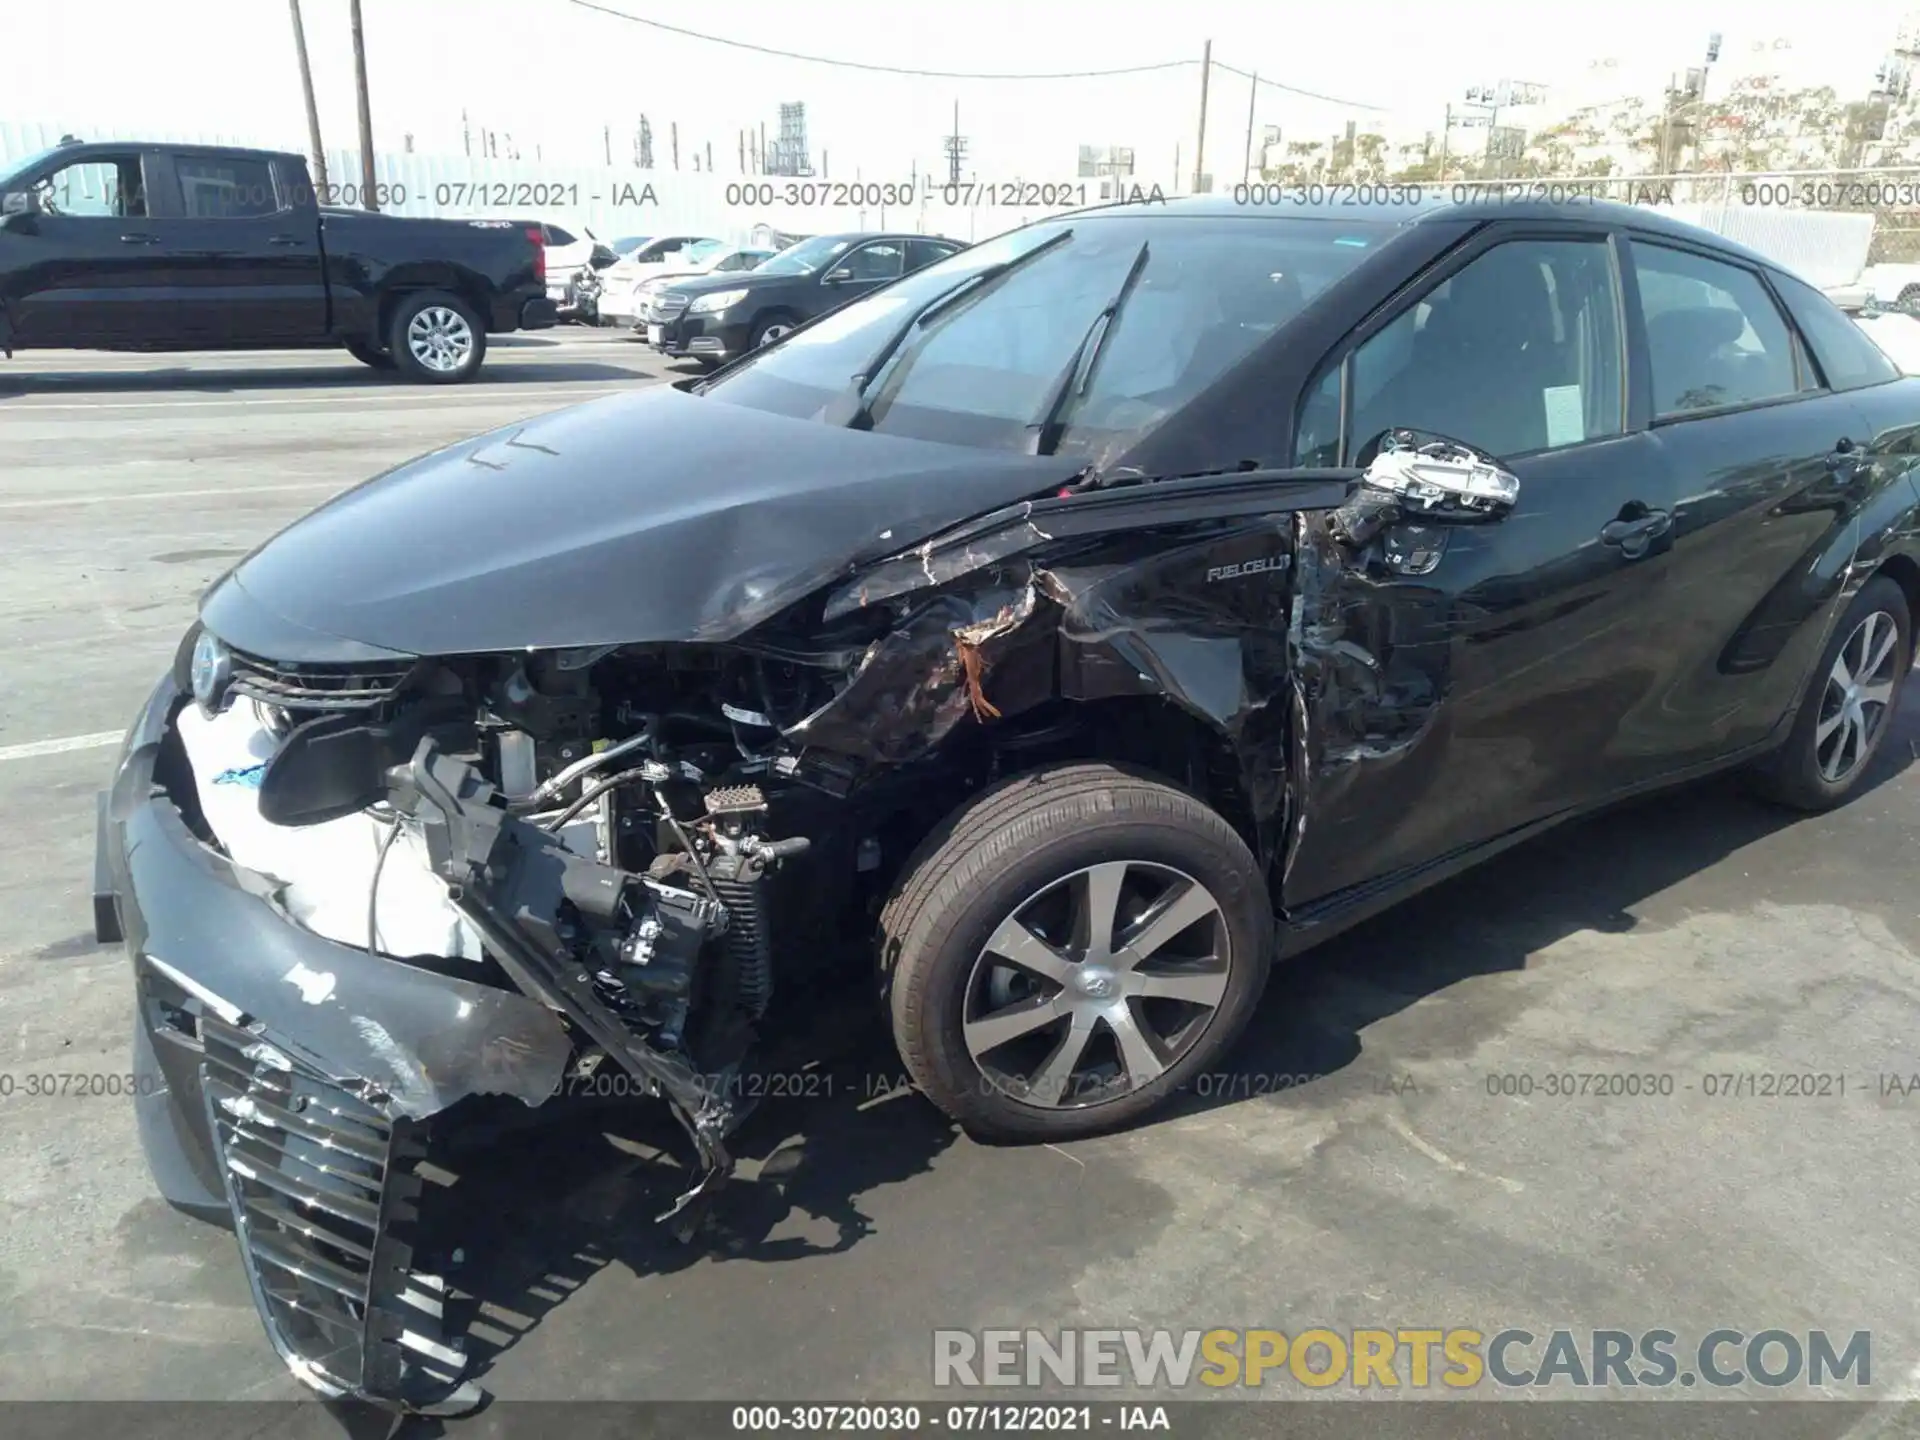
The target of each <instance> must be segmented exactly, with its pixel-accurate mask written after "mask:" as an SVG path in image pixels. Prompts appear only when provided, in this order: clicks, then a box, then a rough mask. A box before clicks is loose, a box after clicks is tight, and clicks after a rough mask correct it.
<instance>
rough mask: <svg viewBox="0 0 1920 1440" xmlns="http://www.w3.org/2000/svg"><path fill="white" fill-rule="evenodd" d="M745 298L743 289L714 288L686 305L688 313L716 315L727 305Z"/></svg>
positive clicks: (735, 303)
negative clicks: (711, 291) (710, 292)
mask: <svg viewBox="0 0 1920 1440" xmlns="http://www.w3.org/2000/svg"><path fill="white" fill-rule="evenodd" d="M746 298H747V292H746V291H744V290H716V291H714V292H713V293H712V294H711V295H702V296H700V297H699V298H698V299H696V300H695V301H694V302H693V303H692V304H691V305H689V306H688V307H687V313H688V314H689V315H718V314H719V313H720V312H721V311H722V310H724V309H726V308H727V307H728V306H729V305H738V304H739V303H740V302H741V301H742V300H744V299H746Z"/></svg>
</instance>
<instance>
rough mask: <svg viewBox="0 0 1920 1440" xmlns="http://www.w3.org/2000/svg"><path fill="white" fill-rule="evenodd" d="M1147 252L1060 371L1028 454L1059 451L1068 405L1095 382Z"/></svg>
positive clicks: (1144, 265)
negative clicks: (1103, 353) (1102, 351)
mask: <svg viewBox="0 0 1920 1440" xmlns="http://www.w3.org/2000/svg"><path fill="white" fill-rule="evenodd" d="M1148 253H1149V247H1148V246H1147V244H1146V243H1145V242H1144V241H1143V242H1142V243H1141V246H1140V253H1139V254H1137V255H1135V256H1134V257H1133V264H1131V265H1129V266H1128V267H1127V278H1126V279H1124V280H1122V281H1121V282H1120V288H1119V289H1118V290H1116V291H1115V292H1114V296H1113V299H1112V300H1110V301H1108V302H1107V307H1106V309H1104V310H1102V311H1101V312H1100V313H1099V314H1098V315H1096V316H1094V317H1093V323H1092V324H1091V325H1089V326H1088V327H1087V333H1086V334H1084V335H1082V336H1081V337H1080V343H1079V344H1078V345H1076V346H1074V349H1073V354H1072V355H1071V356H1070V357H1069V358H1068V360H1067V366H1066V369H1065V370H1063V371H1062V372H1061V374H1060V379H1059V381H1058V382H1057V383H1056V384H1055V385H1054V387H1053V393H1052V394H1051V395H1050V396H1049V397H1048V398H1047V405H1046V408H1045V409H1044V410H1042V411H1041V412H1040V416H1039V418H1038V419H1037V420H1035V421H1034V423H1033V424H1032V425H1031V426H1029V427H1028V428H1029V429H1031V430H1032V431H1033V432H1034V435H1033V444H1032V446H1031V447H1030V448H1029V451H1028V453H1029V454H1033V455H1051V454H1053V452H1054V451H1055V450H1056V449H1058V448H1059V445H1060V437H1061V436H1062V435H1063V434H1064V433H1065V432H1066V428H1067V427H1066V424H1065V415H1066V409H1067V402H1068V401H1069V400H1071V399H1072V398H1073V397H1074V396H1075V395H1076V394H1078V395H1084V394H1086V393H1087V386H1088V385H1090V384H1092V383H1093V367H1094V366H1095V365H1097V364H1099V363H1100V347H1101V346H1103V345H1105V344H1106V343H1107V336H1108V335H1109V334H1111V333H1112V331H1113V322H1114V321H1115V320H1116V319H1117V318H1118V317H1119V315H1120V309H1121V307H1122V306H1123V305H1125V304H1126V303H1127V298H1128V297H1129V296H1130V295H1132V294H1133V287H1134V286H1135V285H1137V284H1139V283H1140V275H1141V272H1142V271H1144V270H1145V269H1146V268H1147V256H1148Z"/></svg>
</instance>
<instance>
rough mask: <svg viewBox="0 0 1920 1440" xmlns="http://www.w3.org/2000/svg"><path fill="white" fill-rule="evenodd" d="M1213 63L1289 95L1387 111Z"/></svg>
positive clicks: (1333, 103)
mask: <svg viewBox="0 0 1920 1440" xmlns="http://www.w3.org/2000/svg"><path fill="white" fill-rule="evenodd" d="M1186 63H1188V64H1192V63H1193V62H1192V61H1188V62H1186ZM1213 65H1214V68H1215V69H1216V70H1224V71H1226V72H1227V73H1228V74H1229V75H1238V76H1239V77H1240V78H1241V79H1242V80H1251V81H1253V83H1254V84H1255V85H1264V86H1266V87H1267V88H1268V89H1270V90H1284V91H1285V92H1286V93H1287V94H1289V95H1301V96H1304V97H1305V98H1307V99H1308V100H1324V101H1326V102H1327V103H1328V104H1329V105H1339V106H1343V107H1345V108H1346V109H1348V110H1368V111H1372V112H1373V113H1375V114H1378V115H1384V114H1386V113H1387V107H1386V106H1385V105H1368V104H1365V103H1363V102H1361V101H1359V100H1349V99H1346V98H1345V97H1344V96H1340V95H1322V94H1321V93H1320V92H1319V91H1318V90H1302V89H1301V88H1300V87H1299V86H1298V85H1283V84H1281V83H1280V82H1279V81H1278V80H1269V79H1267V78H1266V76H1264V75H1255V74H1253V73H1252V72H1251V71H1248V70H1242V69H1241V68H1240V67H1239V66H1237V65H1229V64H1227V62H1226V61H1224V60H1216V61H1214V62H1213Z"/></svg>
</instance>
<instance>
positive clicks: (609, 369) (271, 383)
mask: <svg viewBox="0 0 1920 1440" xmlns="http://www.w3.org/2000/svg"><path fill="white" fill-rule="evenodd" d="M612 353H613V354H614V355H616V356H620V357H622V358H623V359H624V358H626V357H627V352H626V351H625V350H624V349H621V348H617V347H616V348H614V349H613V350H612ZM632 358H633V359H634V360H636V361H637V360H639V359H642V358H644V357H643V356H642V355H638V354H636V355H634V356H633V357H632ZM650 378H652V377H651V375H650V374H649V373H648V372H647V371H646V370H644V369H641V368H639V367H638V365H636V364H631V363H629V364H618V363H612V362H610V361H600V360H547V359H540V360H537V361H536V360H535V359H534V358H533V356H532V354H531V353H530V352H525V351H523V352H520V353H519V354H516V355H514V356H513V358H511V359H508V358H506V357H498V358H495V357H489V358H488V360H487V361H486V363H485V364H483V365H482V366H481V367H480V373H479V374H477V375H475V376H474V377H473V379H471V380H468V381H466V382H465V383H463V384H460V385H416V384H413V383H412V382H410V381H407V380H403V379H401V378H400V377H399V376H398V375H395V374H393V373H392V372H391V371H384V370H371V369H368V368H367V367H366V366H363V365H358V364H354V365H340V364H337V363H327V362H316V363H314V364H311V365H273V366H262V367H259V368H257V369H251V370H249V369H245V368H242V366H241V365H239V364H236V366H235V367H234V368H233V369H231V370H228V369H219V370H210V369H204V368H201V367H197V366H185V365H172V366H162V367H159V368H156V369H152V370H43V371H40V372H38V373H35V374H29V375H21V374H17V373H14V372H13V371H11V370H0V402H3V401H5V400H8V399H16V398H20V397H23V396H28V395H38V396H54V395H139V394H147V393H168V394H179V395H196V394H204V395H230V394H246V393H250V392H254V391H262V390H369V389H377V390H381V391H386V390H394V391H413V392H417V393H419V394H420V395H421V396H422V397H423V398H424V397H425V396H427V395H429V394H432V393H435V392H441V393H449V392H459V393H465V394H472V393H473V392H475V391H487V390H490V389H500V390H507V389H511V388H513V387H514V386H517V385H555V384H565V383H567V382H570V381H582V380H646V379H650Z"/></svg>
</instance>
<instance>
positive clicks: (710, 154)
mask: <svg viewBox="0 0 1920 1440" xmlns="http://www.w3.org/2000/svg"><path fill="white" fill-rule="evenodd" d="M707 173H708V174H712V173H713V142H712V141H711V140H709V141H707Z"/></svg>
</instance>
